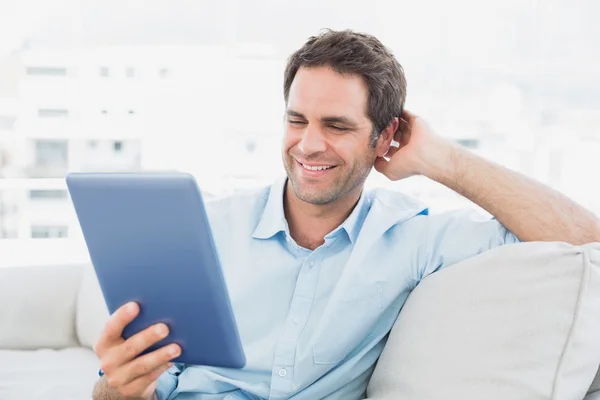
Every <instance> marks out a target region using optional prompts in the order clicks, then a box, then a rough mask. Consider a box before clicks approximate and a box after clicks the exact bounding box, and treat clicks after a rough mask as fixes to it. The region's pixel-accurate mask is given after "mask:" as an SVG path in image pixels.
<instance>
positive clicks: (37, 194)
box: [29, 189, 67, 200]
mask: <svg viewBox="0 0 600 400" xmlns="http://www.w3.org/2000/svg"><path fill="white" fill-rule="evenodd" d="M29 198H30V199H31V200H63V199H66V198H67V191H66V190H57V189H50V190H40V189H36V190H30V191H29Z"/></svg>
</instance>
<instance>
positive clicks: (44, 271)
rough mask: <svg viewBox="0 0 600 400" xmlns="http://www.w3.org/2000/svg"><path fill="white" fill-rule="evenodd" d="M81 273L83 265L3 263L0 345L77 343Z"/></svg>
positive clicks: (25, 346)
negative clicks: (77, 309) (4, 264)
mask: <svg viewBox="0 0 600 400" xmlns="http://www.w3.org/2000/svg"><path fill="white" fill-rule="evenodd" d="M81 273H82V270H81V266H80V265H46V266H31V267H28V266H18V267H0V327H1V328H0V349H36V348H42V347H45V348H54V349H58V348H63V347H69V346H76V345H77V344H78V342H77V338H76V334H75V302H76V299H77V291H78V289H79V285H80V283H81ZM7 327H10V329H6V328H7Z"/></svg>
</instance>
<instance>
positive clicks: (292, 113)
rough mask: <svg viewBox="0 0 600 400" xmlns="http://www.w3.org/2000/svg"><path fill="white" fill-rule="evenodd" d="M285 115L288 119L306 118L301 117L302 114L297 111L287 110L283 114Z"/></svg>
mask: <svg viewBox="0 0 600 400" xmlns="http://www.w3.org/2000/svg"><path fill="white" fill-rule="evenodd" d="M285 114H286V115H287V116H288V117H296V118H302V119H306V117H305V116H304V115H302V113H299V112H298V111H294V110H287V111H286V112H285Z"/></svg>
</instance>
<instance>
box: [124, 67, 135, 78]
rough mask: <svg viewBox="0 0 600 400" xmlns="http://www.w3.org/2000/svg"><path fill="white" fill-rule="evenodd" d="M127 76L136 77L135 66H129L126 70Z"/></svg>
mask: <svg viewBox="0 0 600 400" xmlns="http://www.w3.org/2000/svg"><path fill="white" fill-rule="evenodd" d="M125 76H127V77H128V78H133V77H135V68H133V67H127V69H126V70H125Z"/></svg>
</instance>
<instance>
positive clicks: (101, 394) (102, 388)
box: [92, 377, 157, 400]
mask: <svg viewBox="0 0 600 400" xmlns="http://www.w3.org/2000/svg"><path fill="white" fill-rule="evenodd" d="M92 398H93V400H136V399H132V398H129V399H128V398H126V397H123V396H121V395H120V394H119V392H117V391H116V390H115V389H113V388H111V387H110V386H109V385H108V382H107V381H106V379H105V378H104V377H102V378H100V379H99V380H98V382H96V385H95V386H94V392H93V394H92ZM156 399H157V397H156V394H154V396H153V397H152V400H156Z"/></svg>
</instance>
